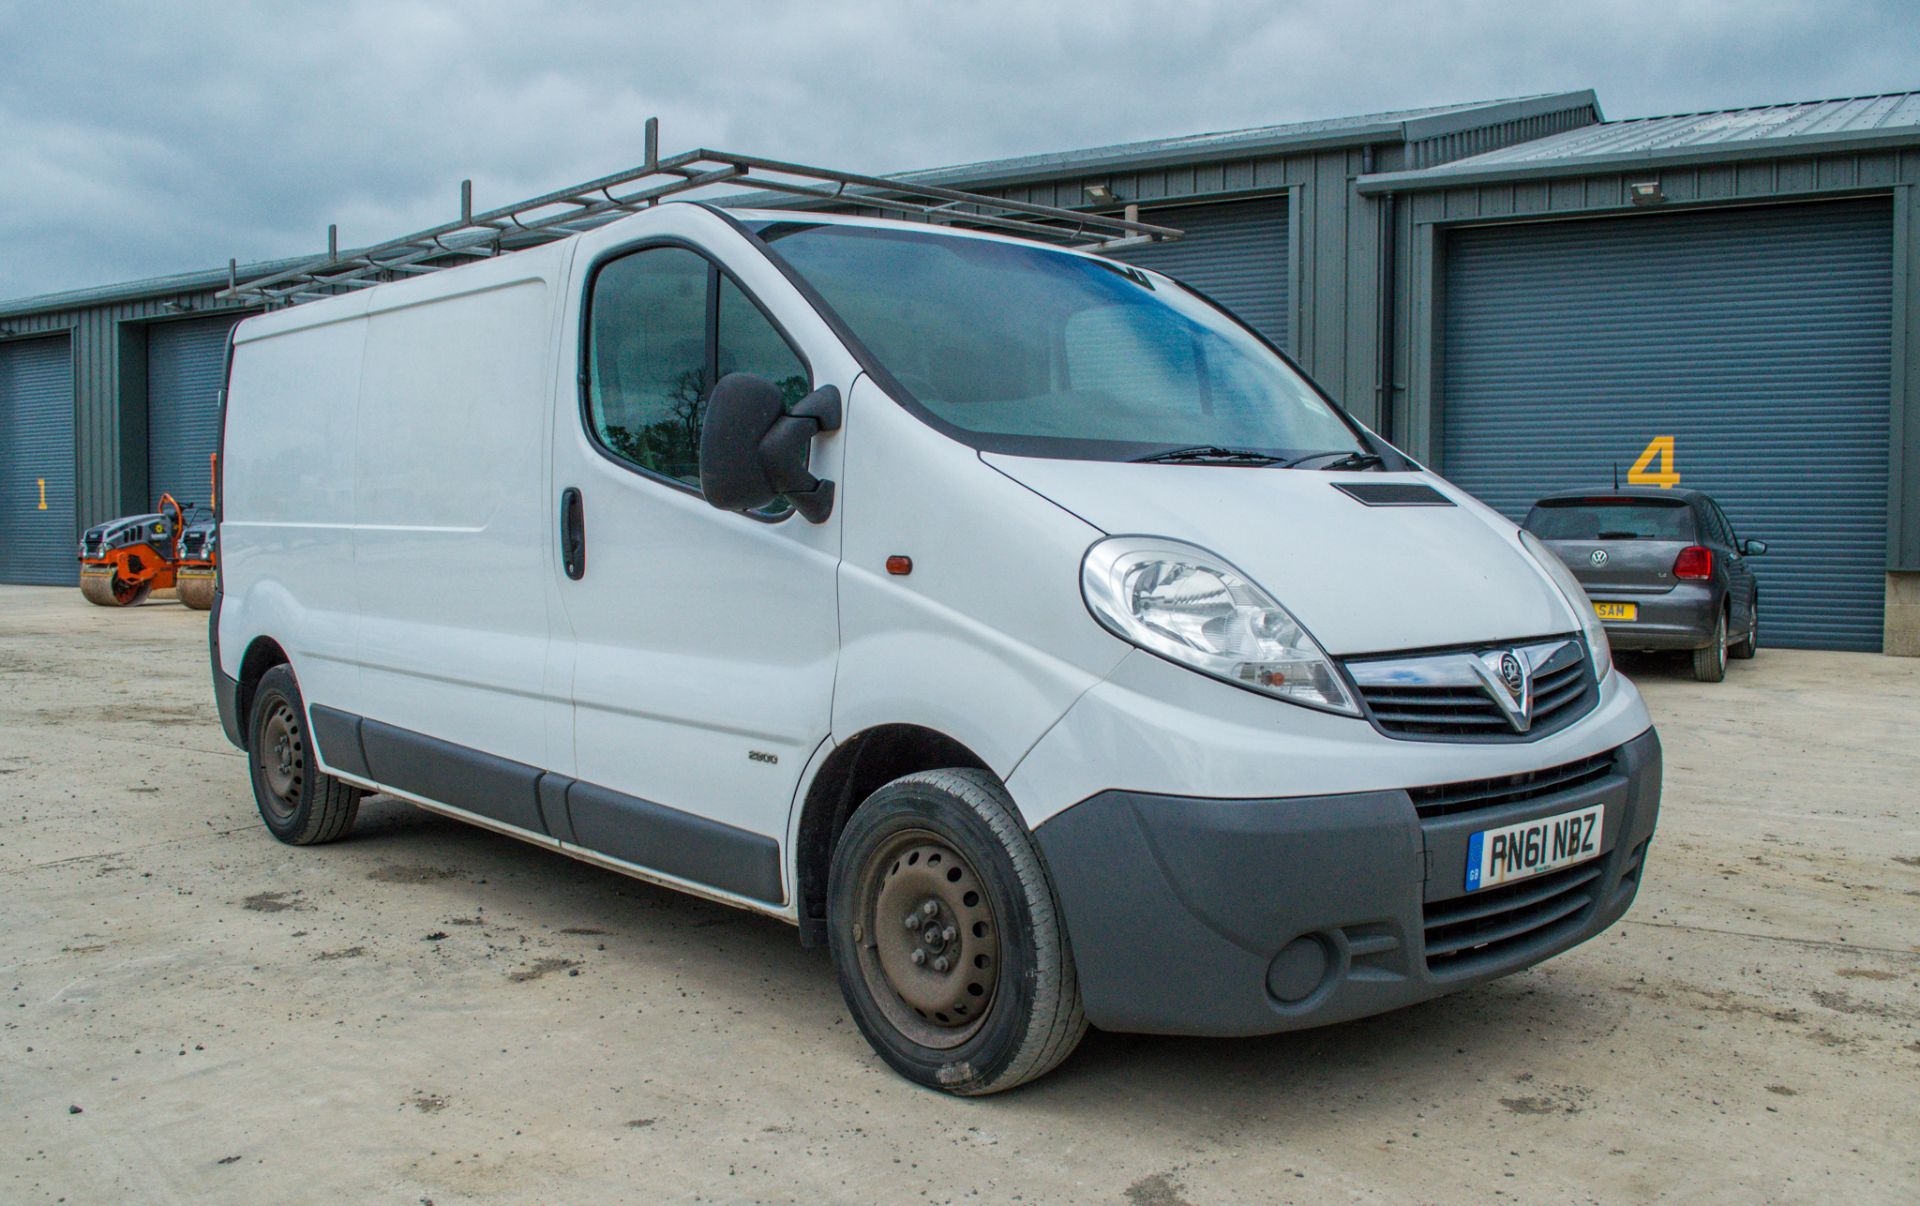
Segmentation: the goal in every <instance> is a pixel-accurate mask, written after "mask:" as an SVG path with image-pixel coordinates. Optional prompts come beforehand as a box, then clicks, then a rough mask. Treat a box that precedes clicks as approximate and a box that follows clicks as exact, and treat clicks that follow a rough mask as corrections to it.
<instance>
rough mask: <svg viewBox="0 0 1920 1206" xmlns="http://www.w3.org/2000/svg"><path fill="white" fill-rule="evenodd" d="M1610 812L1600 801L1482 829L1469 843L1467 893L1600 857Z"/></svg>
mask: <svg viewBox="0 0 1920 1206" xmlns="http://www.w3.org/2000/svg"><path fill="white" fill-rule="evenodd" d="M1606 815H1607V807H1606V805H1604V804H1595V805H1593V806H1592V807H1591V808H1582V809H1580V810H1579V811H1578V812H1563V813H1559V814H1558V815H1555V816H1550V817H1541V818H1540V819H1539V820H1537V821H1522V822H1520V823H1519V824H1518V825H1507V826H1505V827H1503V828H1500V829H1483V830H1481V831H1480V832H1479V833H1476V834H1474V835H1473V837H1472V838H1470V839H1468V841H1467V891H1469V892H1473V891H1477V890H1479V889H1481V888H1491V887H1493V886H1494V885H1495V884H1509V883H1512V882H1513V881H1514V880H1516V879H1526V878H1527V877H1529V876H1533V875H1541V874H1544V873H1545V872H1548V871H1557V870H1559V869H1560V868H1562V867H1569V866H1572V865H1573V864H1574V863H1578V862H1584V861H1585V860H1587V859H1590V858H1593V857H1595V856H1596V855H1598V854H1599V853H1600V831H1601V829H1602V828H1603V827H1604V826H1605V822H1606Z"/></svg>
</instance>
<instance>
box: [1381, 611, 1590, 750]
mask: <svg viewBox="0 0 1920 1206" xmlns="http://www.w3.org/2000/svg"><path fill="white" fill-rule="evenodd" d="M1492 652H1506V651H1502V650H1499V649H1498V647H1493V648H1492V649H1489V648H1486V647H1476V648H1473V649H1453V650H1441V651H1438V652H1434V653H1427V654H1412V655H1401V656H1393V657H1385V658H1378V657H1369V658H1356V659H1353V660H1351V661H1349V662H1348V663H1347V671H1348V673H1349V674H1351V675H1352V676H1353V679H1354V685H1355V686H1357V687H1359V689H1360V698H1361V699H1362V701H1364V702H1365V704H1366V708H1367V715H1368V716H1369V717H1370V718H1371V719H1372V721H1373V723H1374V725H1375V727H1377V728H1378V729H1379V730H1380V731H1381V732H1383V733H1385V734H1387V735H1388V736H1390V737H1403V738H1410V739H1414V740H1426V741H1531V740H1533V739H1535V738H1538V737H1542V736H1545V735H1546V734H1548V733H1553V732H1557V731H1559V730H1560V729H1564V728H1566V727H1567V726H1568V725H1570V724H1572V723H1573V722H1574V721H1576V720H1578V719H1579V718H1580V717H1582V716H1584V715H1586V714H1587V713H1588V712H1589V711H1591V710H1592V708H1593V706H1594V705H1595V704H1596V703H1598V702H1599V698H1600V695H1599V692H1598V691H1597V690H1595V688H1594V680H1593V672H1592V668H1591V662H1590V661H1589V659H1588V658H1587V656H1586V648H1585V646H1584V645H1583V644H1582V643H1581V642H1580V641H1578V640H1576V639H1574V638H1571V637H1566V638H1559V639H1555V640H1550V641H1535V642H1532V643H1529V644H1525V645H1520V646H1516V647H1514V648H1513V649H1512V650H1510V652H1512V653H1513V654H1514V655H1515V656H1516V657H1523V658H1526V659H1528V661H1529V663H1530V665H1531V666H1532V679H1533V710H1532V713H1531V719H1530V720H1529V722H1528V725H1527V728H1526V729H1525V731H1521V730H1519V729H1517V728H1515V727H1514V724H1513V722H1512V721H1511V720H1509V719H1508V716H1507V712H1506V710H1505V709H1504V708H1502V707H1501V706H1500V704H1499V703H1498V702H1496V700H1495V698H1494V696H1493V694H1492V691H1493V690H1495V689H1496V688H1493V687H1489V686H1488V685H1487V684H1486V683H1485V682H1484V681H1483V680H1482V679H1481V678H1480V677H1479V676H1478V675H1477V674H1476V673H1475V672H1474V671H1473V667H1472V663H1473V662H1474V661H1475V660H1476V659H1478V658H1479V657H1481V656H1482V655H1484V654H1489V653H1492Z"/></svg>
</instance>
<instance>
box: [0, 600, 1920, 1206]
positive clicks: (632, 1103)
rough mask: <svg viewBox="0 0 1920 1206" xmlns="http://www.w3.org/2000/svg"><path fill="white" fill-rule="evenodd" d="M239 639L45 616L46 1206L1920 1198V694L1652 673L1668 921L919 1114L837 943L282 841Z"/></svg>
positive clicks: (523, 856) (24, 1148) (930, 1105)
mask: <svg viewBox="0 0 1920 1206" xmlns="http://www.w3.org/2000/svg"><path fill="white" fill-rule="evenodd" d="M205 629H206V617H205V616H204V615H203V614H201V613H196V612H189V611H186V610H184V609H182V608H180V607H179V606H178V605H176V604H173V603H170V602H164V603H163V602H156V603H153V604H149V605H148V606H145V607H142V608H140V609H138V610H136V611H132V612H124V613H121V612H109V611H103V610H100V609H97V608H93V607H89V606H87V605H86V604H85V603H84V602H82V601H81V598H80V595H79V592H78V591H74V590H40V589H31V588H22V587H0V985H3V986H4V996H3V997H0V1200H5V1201H7V1202H23V1203H24V1202H39V1201H68V1202H102V1201H143V1202H148V1201H151V1202H173V1201H183V1202H184V1201H203V1200H204V1201H231V1202H259V1201H275V1202H279V1201H390V1202H405V1203H416V1202H428V1201H431V1202H433V1203H438V1204H441V1206H444V1204H446V1203H450V1202H463V1201H510V1202H522V1201H524V1202H562V1201H572V1202H588V1201H596V1202H604V1201H613V1200H622V1199H641V1200H686V1201H748V1200H765V1201H787V1200H809V1201H886V1202H894V1201H921V1200H925V1201H932V1202H947V1201H966V1200H974V1201H995V1202H998V1201H1025V1202H1062V1201H1072V1202H1099V1201H1106V1202H1120V1203H1133V1204H1145V1203H1156V1204H1160V1206H1171V1204H1174V1203H1181V1202H1191V1203H1206V1202H1226V1201H1236V1202H1238V1201H1266V1200H1273V1201H1288V1200H1294V1201H1324V1200H1328V1199H1332V1198H1340V1199H1348V1200H1359V1201H1405V1200H1430V1201H1450V1200H1459V1201H1479V1202H1484V1201H1488V1200H1492V1199H1506V1200H1523V1201H1542V1200H1551V1201H1639V1200H1661V1199H1674V1200H1684V1201H1703V1200H1704V1201H1713V1200H1738V1201H1752V1200H1781V1201H1809V1202H1811V1201H1853V1202H1860V1201H1885V1202H1902V1203H1907V1202H1913V1201H1916V1200H1920V1144H1916V1139H1917V1138H1920V993H1917V992H1916V987H1920V738H1916V733H1915V730H1916V721H1920V661H1916V660H1903V659H1894V658H1883V657H1877V656H1866V655H1847V654H1827V653H1803V652H1787V651H1774V650H1764V651H1762V653H1761V656H1760V658H1759V659H1758V660H1757V661H1755V662H1751V663H1738V662H1736V663H1734V665H1733V667H1732V669H1731V671H1730V673H1729V676H1728V680H1727V682H1726V683H1724V684H1722V685H1719V686H1704V685H1701V684H1697V683H1694V682H1692V681H1689V680H1687V679H1685V678H1683V677H1682V674H1681V671H1680V669H1679V667H1678V666H1677V665H1670V664H1668V663H1665V662H1658V661H1636V662H1634V663H1632V664H1631V665H1630V666H1629V671H1630V672H1631V673H1632V674H1633V675H1634V676H1635V677H1636V678H1637V679H1638V680H1639V681H1640V682H1641V684H1642V687H1643V689H1644V690H1645V692H1646V694H1647V697H1648V699H1649V701H1650V703H1651V705H1652V707H1653V710H1654V714H1655V716H1656V718H1657V720H1658V722H1659V724H1660V727H1661V731H1662V735H1663V738H1664V740H1665V743H1666V750H1667V776H1668V777H1667V795H1666V805H1665V811H1664V814H1663V816H1662V820H1661V829H1660V836H1659V837H1658V838H1657V839H1656V840H1655V842H1654V846H1653V850H1652V854H1651V856H1650V858H1649V863H1648V872H1647V878H1646V882H1645V887H1644V888H1643V890H1642V891H1641V894H1640V899H1639V902H1638V903H1637V904H1636V905H1635V906H1634V909H1633V911H1632V912H1631V913H1630V914H1629V915H1628V918H1627V920H1626V921H1625V922H1624V923H1623V924H1621V925H1619V926H1617V927H1615V928H1614V929H1613V930H1611V931H1610V932H1608V933H1607V934H1605V935H1603V936H1601V937H1600V938H1598V939H1596V940H1594V941H1593V942H1591V943H1589V944H1587V945H1586V946H1585V947H1582V948H1580V949H1577V950H1575V951H1573V952H1571V953H1569V954H1567V955H1564V956H1562V957H1561V958H1559V959H1557V960H1554V961H1553V962H1551V963H1549V964H1547V965H1545V966H1543V967H1540V968H1537V969H1535V970H1533V971H1531V972H1529V973H1525V974H1522V975H1518V976H1514V977H1511V978H1509V979H1507V980H1504V981H1501V982H1498V983H1496V984H1493V985H1489V986H1486V987H1483V988H1479V989H1475V990H1472V991H1468V992H1464V993H1461V994H1459V995H1457V996H1454V997H1451V998H1447V999H1443V1000H1440V1001H1437V1002H1433V1003H1430V1004H1427V1005H1423V1006H1420V1007H1418V1008H1414V1009H1410V1010H1407V1011H1404V1012H1401V1013H1397V1014H1393V1015H1390V1016H1387V1017H1381V1018H1375V1019H1371V1020H1368V1021H1363V1022H1357V1023H1351V1024H1348V1025H1344V1026H1338V1027H1333V1028H1330V1029H1325V1030H1320V1031H1312V1032H1307V1033H1302V1034H1293V1035H1283V1036H1278V1037H1274V1038H1270V1039H1261V1040H1252V1041H1246V1040H1240V1041H1210V1040H1209V1041H1202V1040H1177V1039H1164V1038H1139V1037H1126V1036H1117V1035H1103V1034H1093V1035H1090V1036H1089V1037H1088V1039H1087V1041H1086V1043H1085V1045H1084V1046H1082V1048H1081V1049H1080V1051H1079V1053H1078V1054H1077V1055H1075V1056H1074V1057H1073V1058H1072V1059H1071V1060H1070V1061H1068V1063H1067V1064H1066V1065H1065V1066H1064V1067H1062V1068H1061V1069H1060V1070H1059V1071H1057V1072H1055V1073H1054V1074H1053V1075H1051V1076H1049V1077H1047V1078H1046V1079H1045V1080H1043V1081H1041V1082H1039V1083H1037V1084H1034V1085H1032V1086H1029V1087H1028V1088H1026V1089H1023V1090H1020V1091H1018V1092H1015V1093H1012V1094H1009V1095H1005V1096H1001V1097H996V1098H989V1099H986V1100H979V1101H956V1100H952V1099H949V1098H946V1097H943V1096H939V1095H936V1094H933V1093H930V1092H926V1091H923V1090H919V1089H916V1088H913V1087H910V1086H909V1085H907V1084H906V1083H905V1082H903V1081H901V1080H899V1079H898V1078H896V1077H895V1076H894V1075H893V1074H892V1073H891V1072H889V1071H888V1070H887V1069H886V1068H885V1067H884V1066H883V1065H882V1064H881V1063H880V1061H879V1060H878V1059H877V1058H875V1057H874V1056H873V1054H872V1053H871V1052H870V1051H869V1050H868V1049H867V1047H866V1045H865V1043H864V1042H862V1040H861V1039H860V1036H859V1035H858V1033H857V1032H856V1031H855V1030H854V1028H853V1026H852V1024H851V1023H850V1022H849V1021H848V1019H847V1017H846V1014H845V1010H844V1009H843V1007H842V1004H841V1001H840V996H839V993H838V990H837V989H836V987H835V985H834V980H833V974H832V969H831V967H830V966H829V964H828V961H827V958H826V956H825V955H824V954H823V953H819V952H809V951H803V950H801V949H800V947H799V945H798V943H797V942H796V941H795V939H794V932H793V931H792V930H791V929H789V928H788V927H786V926H784V925H781V924H778V923H776V922H771V921H766V920H761V919H758V918H755V917H751V916H748V915H746V914H742V913H737V912H734V911H731V910H728V909H725V908H722V907H719V906H716V905H712V904H707V903H703V902H701V901H697V900H693V899H691V898H687V897H683V896H679V895H676V894H674V893H671V892H668V891H664V890H660V889H656V888H653V887H649V886H647V885H643V884H640V883H637V882H634V881H631V880H627V879H624V878H622V877H620V876H618V875H614V874H612V873H610V872H605V871H600V870H597V869H594V868H590V867H587V866H585V865H583V864H580V863H576V862H573V861H571V860H568V859H565V858H562V857H559V856H557V855H553V854H550V853H545V852H542V851H539V850H535V849H533V848H531V847H528V846H524V845H521V844H519V843H516V842H514V841H512V840H510V839H507V838H504V837H499V836H495V835H493V834H489V833H486V832H482V831H480V830H477V829H471V828H467V827H463V826H461V825H459V824H456V823H454V822H451V821H446V820H442V819H439V818H437V817H435V816H432V815H429V814H427V813H424V812H421V811H418V810H416V809H413V808H410V807H407V806H405V805H403V804H400V803H398V802H395V801H392V800H388V799H374V800H371V801H369V802H368V804H367V806H366V807H365V808H364V810H363V811H362V813H361V821H360V825H359V827H358V829H357V830H356V831H355V833H354V834H353V835H352V837H351V838H350V839H349V840H347V841H344V842H341V843H340V844H338V845H334V846H327V847H319V848H313V849H304V850H299V849H292V848H289V847H286V846H281V845H279V844H277V843H276V842H274V841H273V840H272V839H271V838H269V837H268V836H267V833H266V830H265V829H264V828H262V827H261V825H260V823H259V821H258V819H257V817H256V815H255V812H254V806H253V802H252V799H251V797H250V795H249V793H248V789H247V781H246V775H245V772H244V768H243V764H242V761H241V757H240V755H239V754H238V753H236V752H235V751H234V750H233V749H231V748H229V747H228V745H227V743H226V741H225V740H224V739H223V738H222V736H221V734H220V731H219V727H218V724H217V722H216V720H215V718H214V712H213V705H212V699H211V695H210V692H209V688H208V682H207V669H206V667H207V661H206V641H205Z"/></svg>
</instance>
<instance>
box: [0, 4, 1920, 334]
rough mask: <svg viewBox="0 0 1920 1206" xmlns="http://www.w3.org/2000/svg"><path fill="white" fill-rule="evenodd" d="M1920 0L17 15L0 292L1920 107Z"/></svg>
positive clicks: (297, 8) (284, 9)
mask: <svg viewBox="0 0 1920 1206" xmlns="http://www.w3.org/2000/svg"><path fill="white" fill-rule="evenodd" d="M1916 12H1920V5H1916V4H1915V3H1914V2H1913V0H1885V2H1866V0H1862V2H1857V3H1850V2H1848V0H1805V2H1790V3H1788V2H1770V0H1715V2H1709V3H1691V2H1689V0H1610V2H1609V3H1606V4H1597V3H1595V4H1578V5H1564V6H1563V5H1557V4H1552V3H1549V2H1548V0H1447V2H1445V3H1441V2H1437V0H1428V2H1421V3H1411V2H1408V3H1400V2H1394V3H1380V4H1369V3H1366V2H1365V0H1307V2H1302V3H1286V2H1280V0H1276V2H1268V3H1255V2H1242V0H1186V2H1184V3H1175V2H1172V0H1168V2H1163V3H1147V2H1134V0H1098V2H1095V3H1073V4H1063V5H1059V6H1057V7H1051V6H1048V5H1046V4H1044V3H1043V2H1039V0H1012V2H1001V0H975V2H969V0H946V2H944V3H933V2H931V0H891V2H886V3H851V2H839V0H810V2H808V3H791V4H783V3H774V2H772V0H766V2H763V3H747V2H736V0H687V2H685V3H679V4H661V5H658V6H650V5H646V4H641V3H612V2H601V0H567V2H565V3H547V2H545V0H518V2H516V3H510V4H508V3H491V2H488V0H462V2H457V3H456V2H442V0H364V2H343V3H335V4H321V3H294V2H291V0H288V2H282V3H250V2H245V0H221V2H219V3H200V2H197V0H194V2H188V0H174V2H170V3H156V2H152V0H146V2H128V3H90V2H88V0H64V2H62V3H50V2H44V0H43V2H30V0H0V298H11V297H18V296H22V295H27V294H36V293H44V292H50V291H53V290H60V289H69V288H77V287H82V286H87V285H95V284H108V283H113V282H118V281H126V280H133V279H138V278H140V277H146V276H155V275H160V274H164V273H171V272H180V271H189V270H194V269H201V268H209V267H214V266H217V265H224V264H225V263H226V260H227V258H228V257H229V256H238V257H239V258H240V259H241V260H242V262H245V261H248V260H257V259H271V258H276V257H280V256H288V255H299V254H306V253H308V252H312V251H317V250H321V249H324V246H325V235H326V227H327V224H328V223H329V222H337V223H339V224H340V230H341V239H342V241H343V243H346V244H349V245H351V244H358V243H367V242H373V241H376V240H378V239H381V238H386V237H390V236H392V235H396V234H401V233H405V232H406V231H408V230H412V229H415V228H418V227H421V226H425V225H428V224H430V223H433V222H438V221H441V220H444V219H445V218H447V217H450V216H452V215H453V214H454V213H455V212H456V207H457V199H458V184H459V181H460V180H461V179H462V178H465V177H472V178H473V180H474V193H475V198H474V199H475V205H476V208H487V207H489V206H495V205H501V204H505V203H507V202H510V201H513V200H516V199H518V198H520V197H523V196H530V195H534V194H537V193H540V192H544V191H547V190H549V189H551V188H555V187H558V186H561V185H564V184H568V183H572V182H575V181H578V180H583V179H587V178H591V177H594V176H597V175H602V174H605V173H608V172H611V171H615V170H618V169H620V168H623V167H627V166H631V165H632V164H634V163H636V162H638V161H639V159H640V158H641V126H642V123H643V122H644V120H645V119H646V117H647V116H648V115H649V114H657V115H659V117H660V118H661V121H662V126H663V139H662V141H663V147H664V149H665V150H668V151H673V150H679V149H684V148H687V147H691V146H695V145H705V146H719V147H724V148H727V149H731V150H737V151H742V152H754V153H759V154H765V155H772V156H777V157H782V158H788V159H796V160H802V161H812V162H816V163H825V164H830V165H833V166H838V167H847V168H852V169H857V170H864V171H888V170H903V169H907V168H917V167H935V166H940V165H944V164H949V163H961V162H967V161H971V160H978V159H987V158H995V157H999V156H1003V155H1019V154H1027V153H1032V152H1038V151H1050V150H1067V149H1071V148H1075V147H1083V146H1093V145H1099V144H1105V143H1113V142H1125V141H1131V140H1134V139H1142V138H1154V137H1159V136H1164V135H1175V134H1191V133H1198V132H1202V131H1213V130H1226V129H1235V128H1241V127H1246V126H1258V125H1268V124H1273V123H1277V122H1285V121H1298V120H1311V119H1314V118H1322V117H1336V116H1341V115H1345V114H1353V113H1364V112H1372V111H1377V110H1382V109H1392V108H1403V107H1414V106H1421V105H1432V104H1445V103H1451V102H1457V101H1466V100H1476V99H1484V98H1491V97H1503V96H1515V95H1522V94H1526V93H1533V92H1550V91H1559V90H1566V89H1576V88H1586V87H1592V88H1595V89H1597V90H1598V92H1599V94H1600V102H1601V105H1602V107H1603V110H1604V111H1605V113H1606V115H1607V116H1608V117H1610V118H1617V117H1636V116H1647V115H1652V114H1660V113H1673V112H1687V111H1693V110H1698V109H1708V108H1726V107H1732V106H1738V105H1751V104H1764V103H1769V102H1778V101H1787V100H1803V99H1810V98H1820V97H1832V96H1853V95H1860V94H1866V93H1874V92H1888V91H1899V90H1903V89H1910V88H1920V57H1917V56H1916V55H1915V54H1914V50H1915V47H1916V46H1917V45H1920V18H1917V17H1916V16H1915V13H1916Z"/></svg>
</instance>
